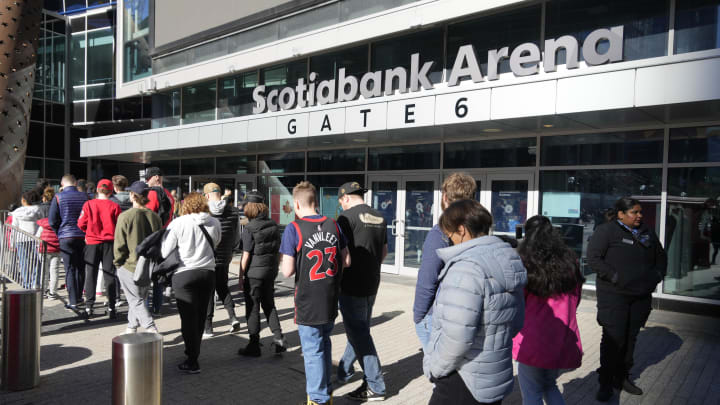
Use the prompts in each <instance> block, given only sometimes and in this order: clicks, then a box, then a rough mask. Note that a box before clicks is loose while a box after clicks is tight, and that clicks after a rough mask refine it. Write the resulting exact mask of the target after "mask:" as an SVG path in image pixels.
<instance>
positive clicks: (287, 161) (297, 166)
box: [258, 152, 305, 186]
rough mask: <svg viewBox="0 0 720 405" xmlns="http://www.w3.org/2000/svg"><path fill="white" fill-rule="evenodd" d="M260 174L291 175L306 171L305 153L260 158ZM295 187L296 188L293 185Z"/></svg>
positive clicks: (280, 154)
mask: <svg viewBox="0 0 720 405" xmlns="http://www.w3.org/2000/svg"><path fill="white" fill-rule="evenodd" d="M258 168H259V170H260V173H291V172H304V171H305V152H288V153H275V154H271V155H260V156H259V157H258ZM293 186H295V185H294V184H293Z"/></svg>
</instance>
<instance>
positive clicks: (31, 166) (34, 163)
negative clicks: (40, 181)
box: [25, 158, 62, 177]
mask: <svg viewBox="0 0 720 405" xmlns="http://www.w3.org/2000/svg"><path fill="white" fill-rule="evenodd" d="M42 166H43V160H42V159H34V158H25V171H26V172H27V171H30V170H32V171H37V176H38V177H45V175H44V174H43V172H42ZM59 177H62V174H61V175H60V176H59Z"/></svg>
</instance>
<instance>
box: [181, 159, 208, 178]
mask: <svg viewBox="0 0 720 405" xmlns="http://www.w3.org/2000/svg"><path fill="white" fill-rule="evenodd" d="M180 172H181V173H182V174H183V176H187V175H194V174H199V175H208V174H213V173H215V159H214V158H197V159H183V160H181V161H180Z"/></svg>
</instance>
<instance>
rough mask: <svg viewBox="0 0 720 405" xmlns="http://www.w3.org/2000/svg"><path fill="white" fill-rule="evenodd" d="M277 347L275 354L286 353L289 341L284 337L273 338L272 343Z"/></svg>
mask: <svg viewBox="0 0 720 405" xmlns="http://www.w3.org/2000/svg"><path fill="white" fill-rule="evenodd" d="M271 346H274V347H275V354H280V353H285V352H286V351H287V341H286V340H285V338H284V337H283V338H282V339H273V342H272V345H271Z"/></svg>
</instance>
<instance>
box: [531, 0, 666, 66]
mask: <svg viewBox="0 0 720 405" xmlns="http://www.w3.org/2000/svg"><path fill="white" fill-rule="evenodd" d="M669 12H670V6H669V2H668V1H667V0H634V1H625V0H587V1H574V0H555V1H551V2H548V3H547V11H546V22H545V30H546V34H545V37H546V38H559V37H561V36H563V35H572V36H574V37H575V38H577V40H578V42H579V44H580V49H579V52H578V58H579V59H580V60H583V57H582V42H583V41H584V40H585V38H586V37H587V35H588V34H589V33H590V32H592V31H594V30H596V29H598V28H608V27H613V26H616V25H623V27H624V29H623V38H624V40H623V60H624V61H628V60H637V59H645V58H652V57H656V56H665V55H667V38H668V34H667V32H668V26H669V20H670V17H669ZM607 48H608V43H607V41H605V42H601V43H600V44H598V52H600V53H603V52H605V51H607ZM557 63H558V64H564V63H565V50H564V49H562V50H560V51H558V53H557Z"/></svg>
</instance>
